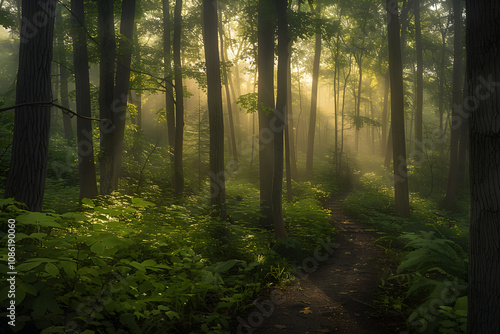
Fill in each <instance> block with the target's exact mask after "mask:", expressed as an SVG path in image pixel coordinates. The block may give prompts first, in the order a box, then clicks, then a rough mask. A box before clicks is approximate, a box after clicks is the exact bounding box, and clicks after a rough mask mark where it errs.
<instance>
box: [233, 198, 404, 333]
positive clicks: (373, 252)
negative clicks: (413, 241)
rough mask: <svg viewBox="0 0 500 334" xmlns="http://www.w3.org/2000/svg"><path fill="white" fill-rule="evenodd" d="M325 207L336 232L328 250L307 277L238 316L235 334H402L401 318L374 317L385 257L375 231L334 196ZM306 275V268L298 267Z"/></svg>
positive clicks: (299, 278) (304, 276)
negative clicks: (379, 261)
mask: <svg viewBox="0 0 500 334" xmlns="http://www.w3.org/2000/svg"><path fill="white" fill-rule="evenodd" d="M326 207H327V208H329V209H330V210H331V211H332V224H333V226H334V228H335V230H336V231H337V234H336V237H335V241H334V242H335V247H334V249H333V251H332V252H331V254H328V253H326V252H325V251H324V250H322V251H321V252H319V253H318V254H319V255H320V257H323V256H324V255H325V254H326V255H328V258H326V256H325V258H326V259H325V260H324V261H318V263H319V266H318V267H317V268H314V261H312V262H309V263H308V266H309V268H310V269H309V272H310V274H308V275H299V276H301V277H298V278H297V282H296V283H295V284H293V285H291V286H289V287H287V288H285V289H284V290H278V291H276V290H275V291H274V292H273V293H271V294H270V295H269V296H268V297H267V298H261V299H259V300H258V301H257V303H256V304H257V307H256V309H255V310H254V311H253V312H252V311H249V312H248V314H247V315H244V316H240V317H238V319H237V321H238V323H237V328H235V329H234V333H238V334H249V333H256V334H292V333H293V334H295V333H300V334H307V333H310V334H313V333H348V334H360V333H370V334H390V333H400V332H401V331H402V330H403V328H402V325H401V321H402V319H400V318H395V317H391V316H389V315H384V316H382V317H381V316H379V317H375V316H374V314H376V313H377V312H376V309H375V308H374V306H373V300H374V299H376V294H377V288H378V283H379V281H380V275H381V270H380V269H379V268H378V267H377V259H378V258H380V257H383V256H385V254H384V251H383V250H382V249H380V248H379V247H377V246H376V244H375V240H376V239H377V238H378V235H377V234H376V233H375V232H372V231H369V229H370V227H369V226H367V225H366V224H363V223H361V222H359V221H357V220H354V219H351V218H349V217H347V216H346V215H345V214H344V211H343V209H342V199H341V198H333V199H331V200H330V201H328V202H327V204H326ZM301 272H302V273H304V271H301Z"/></svg>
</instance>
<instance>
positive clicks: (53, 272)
mask: <svg viewBox="0 0 500 334" xmlns="http://www.w3.org/2000/svg"><path fill="white" fill-rule="evenodd" d="M45 271H46V272H47V273H49V275H50V276H52V277H57V276H58V275H59V268H57V266H56V265H55V264H53V263H47V264H46V265H45Z"/></svg>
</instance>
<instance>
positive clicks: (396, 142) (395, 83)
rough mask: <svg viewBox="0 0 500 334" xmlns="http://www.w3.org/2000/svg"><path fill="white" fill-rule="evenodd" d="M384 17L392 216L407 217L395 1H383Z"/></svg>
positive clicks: (401, 80)
mask: <svg viewBox="0 0 500 334" xmlns="http://www.w3.org/2000/svg"><path fill="white" fill-rule="evenodd" d="M386 6H387V13H388V17H387V19H388V23H387V30H388V35H387V38H388V42H389V72H390V77H391V131H392V152H393V168H394V200H395V213H396V215H398V216H401V217H407V216H409V215H410V204H409V198H408V173H407V166H406V147H405V146H406V145H405V143H406V142H405V125H404V92H403V65H402V59H401V44H400V43H401V41H400V35H399V17H398V2H397V0H386Z"/></svg>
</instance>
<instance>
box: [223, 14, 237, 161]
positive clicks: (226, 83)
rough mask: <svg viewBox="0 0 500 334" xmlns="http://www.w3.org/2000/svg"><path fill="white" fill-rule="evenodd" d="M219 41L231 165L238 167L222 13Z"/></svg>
mask: <svg viewBox="0 0 500 334" xmlns="http://www.w3.org/2000/svg"><path fill="white" fill-rule="evenodd" d="M218 22H219V39H220V50H221V52H220V58H221V62H222V71H223V75H224V88H225V95H226V105H227V116H228V119H229V139H230V140H231V154H232V155H233V163H234V164H235V166H238V147H237V146H236V136H235V133H234V121H233V106H232V104H231V95H230V93H229V75H230V74H229V73H230V72H229V70H228V69H227V62H226V57H225V56H226V55H225V51H224V50H225V49H224V30H223V23H222V13H221V12H220V11H219V19H218Z"/></svg>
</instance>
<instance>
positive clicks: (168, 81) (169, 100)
mask: <svg viewBox="0 0 500 334" xmlns="http://www.w3.org/2000/svg"><path fill="white" fill-rule="evenodd" d="M169 2H170V0H163V59H164V62H165V111H166V118H167V132H168V146H169V147H170V152H171V153H173V151H174V146H175V100H174V90H173V84H172V77H173V71H172V52H171V44H170V31H171V29H170V4H169ZM170 157H171V164H172V167H173V165H174V156H173V154H171V155H170ZM172 169H173V168H172ZM173 175H174V174H173V173H172V185H173V184H174V180H173Z"/></svg>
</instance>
